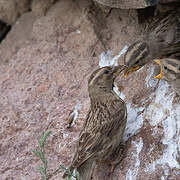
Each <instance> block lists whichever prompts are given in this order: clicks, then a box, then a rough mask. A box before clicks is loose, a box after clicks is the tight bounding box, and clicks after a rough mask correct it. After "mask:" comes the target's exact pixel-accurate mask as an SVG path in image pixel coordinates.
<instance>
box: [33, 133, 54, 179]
mask: <svg viewBox="0 0 180 180" xmlns="http://www.w3.org/2000/svg"><path fill="white" fill-rule="evenodd" d="M50 134H51V131H45V132H43V133H42V136H41V138H40V137H39V138H38V149H36V150H33V154H34V155H35V156H36V157H38V158H40V160H41V161H42V165H41V166H40V167H39V170H40V173H41V177H42V180H47V174H46V173H47V160H46V158H45V155H44V144H45V142H46V139H47V137H48V136H49V135H50Z"/></svg>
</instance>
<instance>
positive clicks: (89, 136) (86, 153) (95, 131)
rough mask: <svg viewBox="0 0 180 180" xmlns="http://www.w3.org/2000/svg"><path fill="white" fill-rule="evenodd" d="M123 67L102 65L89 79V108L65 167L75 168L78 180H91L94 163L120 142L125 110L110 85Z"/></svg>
mask: <svg viewBox="0 0 180 180" xmlns="http://www.w3.org/2000/svg"><path fill="white" fill-rule="evenodd" d="M126 68H127V67H126V66H124V65H118V66H114V67H113V66H106V67H102V68H99V69H97V70H95V71H94V72H93V73H92V74H91V76H90V78H89V81H88V93H89V98H90V109H89V112H88V114H87V116H86V118H85V121H84V124H83V127H82V130H81V132H80V134H79V138H78V142H77V145H76V151H75V154H74V158H73V160H72V163H71V165H70V167H69V170H68V172H71V173H72V172H73V171H74V170H75V169H77V171H78V173H79V175H80V179H83V180H90V179H91V176H92V173H93V169H94V167H95V165H96V163H97V162H101V161H106V159H108V158H109V157H110V156H111V155H112V154H113V152H115V151H116V149H117V148H119V147H121V145H122V143H121V141H122V136H123V133H124V131H125V127H126V122H127V109H126V104H125V102H124V101H123V100H122V99H121V98H120V97H119V96H118V95H117V94H116V93H115V92H114V91H113V87H114V80H115V78H116V77H117V76H118V75H119V74H120V73H121V72H122V71H124V70H125V69H126ZM112 165H113V162H112ZM65 177H67V173H66V172H65V173H64V175H63V178H65Z"/></svg>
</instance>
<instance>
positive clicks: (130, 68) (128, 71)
mask: <svg viewBox="0 0 180 180" xmlns="http://www.w3.org/2000/svg"><path fill="white" fill-rule="evenodd" d="M140 68H141V67H140V66H135V67H128V68H127V70H126V71H125V73H124V75H125V77H128V76H129V74H131V73H132V72H134V71H137V70H139V69H140Z"/></svg>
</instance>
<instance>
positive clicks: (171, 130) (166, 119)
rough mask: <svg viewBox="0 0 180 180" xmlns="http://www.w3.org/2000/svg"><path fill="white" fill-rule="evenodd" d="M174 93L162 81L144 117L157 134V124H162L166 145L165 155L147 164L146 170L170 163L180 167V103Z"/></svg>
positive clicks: (152, 169)
mask: <svg viewBox="0 0 180 180" xmlns="http://www.w3.org/2000/svg"><path fill="white" fill-rule="evenodd" d="M174 95H175V94H174V93H173V92H170V91H169V88H168V83H167V82H165V81H160V83H159V87H158V89H157V91H156V94H155V98H154V100H153V101H152V102H151V104H150V105H149V106H148V108H147V109H146V111H145V113H144V118H146V119H147V120H149V123H150V124H151V126H153V129H154V132H155V134H154V135H156V133H158V132H157V126H158V125H162V128H163V135H164V138H163V139H162V143H163V144H164V145H165V149H164V150H163V155H162V156H161V157H160V158H159V159H157V160H155V161H154V162H153V163H151V164H147V166H146V171H147V172H152V171H154V170H155V168H156V165H166V164H168V165H169V167H170V168H180V164H179V163H178V161H177V158H178V149H179V148H180V144H179V141H180V138H179V133H180V123H179V120H180V104H173V99H174Z"/></svg>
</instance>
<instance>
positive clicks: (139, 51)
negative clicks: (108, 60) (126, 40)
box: [124, 41, 149, 76]
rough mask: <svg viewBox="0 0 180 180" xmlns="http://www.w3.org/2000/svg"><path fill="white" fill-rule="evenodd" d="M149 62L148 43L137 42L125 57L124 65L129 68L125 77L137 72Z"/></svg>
mask: <svg viewBox="0 0 180 180" xmlns="http://www.w3.org/2000/svg"><path fill="white" fill-rule="evenodd" d="M148 60H149V46H148V44H147V43H146V42H142V41H137V42H135V43H133V44H132V45H131V46H129V48H128V50H127V51H126V53H125V55H124V64H125V65H126V66H128V67H129V68H127V70H126V72H125V76H128V75H129V74H130V73H131V72H133V71H137V70H138V69H140V68H141V67H142V66H144V65H145V64H146V63H147V62H148Z"/></svg>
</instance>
